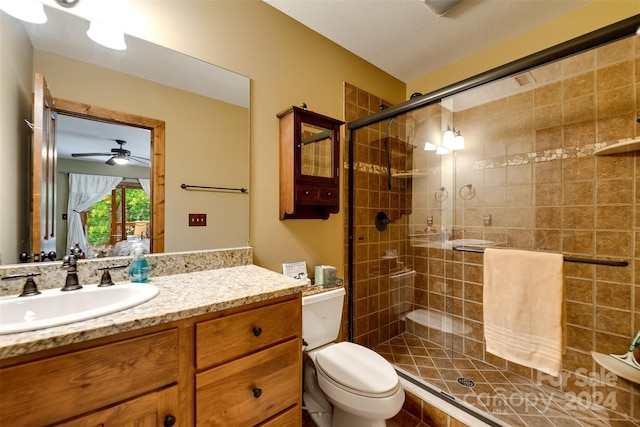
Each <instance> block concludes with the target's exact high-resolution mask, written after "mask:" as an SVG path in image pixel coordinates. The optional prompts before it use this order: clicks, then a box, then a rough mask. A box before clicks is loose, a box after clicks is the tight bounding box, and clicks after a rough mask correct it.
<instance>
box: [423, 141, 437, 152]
mask: <svg viewBox="0 0 640 427" xmlns="http://www.w3.org/2000/svg"><path fill="white" fill-rule="evenodd" d="M437 149H438V146H437V145H436V144H434V143H433V142H429V141H427V142H425V143H424V151H436V150H437Z"/></svg>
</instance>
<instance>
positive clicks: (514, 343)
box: [483, 248, 565, 376]
mask: <svg viewBox="0 0 640 427" xmlns="http://www.w3.org/2000/svg"><path fill="white" fill-rule="evenodd" d="M562 267H563V257H562V255H561V254H552V253H543V252H531V251H521V250H513V249H490V248H487V249H485V251H484V291H483V311H484V335H485V340H486V349H487V351H488V352H489V353H492V354H495V355H496V356H499V357H502V358H503V359H506V360H510V361H512V362H515V363H518V364H521V365H524V366H528V367H531V368H535V369H538V370H540V371H542V372H545V373H547V374H550V375H553V376H559V375H560V372H561V370H562V354H563V353H564V347H565V341H564V327H565V326H564V323H565V322H564V282H563V273H562Z"/></svg>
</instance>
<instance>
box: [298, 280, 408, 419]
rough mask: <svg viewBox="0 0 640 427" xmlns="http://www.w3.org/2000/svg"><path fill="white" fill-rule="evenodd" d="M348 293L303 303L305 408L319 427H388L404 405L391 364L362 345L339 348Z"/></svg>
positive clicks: (335, 292)
mask: <svg viewBox="0 0 640 427" xmlns="http://www.w3.org/2000/svg"><path fill="white" fill-rule="evenodd" d="M344 294H345V292H344V289H343V288H338V289H335V290H332V291H326V292H323V293H320V294H316V295H311V296H308V297H304V298H302V335H303V338H304V341H305V349H304V356H305V357H304V368H303V369H304V372H303V380H304V384H303V389H304V393H303V403H304V406H305V409H306V410H307V411H308V412H309V414H310V416H311V419H312V420H313V421H314V423H315V424H316V425H317V426H319V427H383V426H385V425H386V422H385V420H386V419H389V418H391V417H393V416H394V415H396V414H397V413H398V412H399V411H400V409H401V408H402V404H403V402H404V390H403V389H402V386H401V385H400V380H399V379H398V375H397V374H396V371H395V370H394V369H393V367H392V366H391V364H390V363H389V362H388V361H387V360H385V359H384V358H383V357H382V356H380V355H379V354H377V353H376V352H374V351H373V350H370V349H368V348H366V347H363V346H361V345H358V344H355V343H351V342H339V343H336V342H334V340H335V339H336V338H337V337H338V331H339V328H340V323H341V318H342V316H341V315H342V305H343V301H344Z"/></svg>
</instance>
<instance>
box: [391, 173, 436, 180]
mask: <svg viewBox="0 0 640 427" xmlns="http://www.w3.org/2000/svg"><path fill="white" fill-rule="evenodd" d="M426 176H428V175H427V174H426V173H424V172H400V173H394V174H393V175H392V177H394V178H400V179H411V178H424V177H426Z"/></svg>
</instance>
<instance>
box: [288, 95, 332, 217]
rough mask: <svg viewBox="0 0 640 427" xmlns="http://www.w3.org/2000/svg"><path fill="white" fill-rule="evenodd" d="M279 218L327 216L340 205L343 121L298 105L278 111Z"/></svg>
mask: <svg viewBox="0 0 640 427" xmlns="http://www.w3.org/2000/svg"><path fill="white" fill-rule="evenodd" d="M277 117H278V118H279V119H280V219H281V220H284V219H320V218H321V219H327V218H329V215H330V214H332V213H338V211H339V209H340V126H341V125H342V124H344V122H343V121H341V120H337V119H333V118H331V117H327V116H323V115H321V114H318V113H314V112H313V111H308V110H306V109H304V108H300V107H295V106H293V107H291V108H289V109H287V110H285V111H283V112H281V113H279V114H277Z"/></svg>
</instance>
